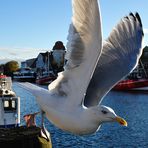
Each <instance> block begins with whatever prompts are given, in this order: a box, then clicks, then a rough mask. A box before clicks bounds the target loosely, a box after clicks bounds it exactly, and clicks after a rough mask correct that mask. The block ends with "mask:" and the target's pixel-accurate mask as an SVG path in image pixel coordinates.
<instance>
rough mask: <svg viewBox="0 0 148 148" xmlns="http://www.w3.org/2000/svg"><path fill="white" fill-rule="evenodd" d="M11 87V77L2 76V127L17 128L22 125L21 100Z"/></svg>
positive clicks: (0, 102)
mask: <svg viewBox="0 0 148 148" xmlns="http://www.w3.org/2000/svg"><path fill="white" fill-rule="evenodd" d="M11 86H12V81H11V77H6V76H4V75H3V76H0V127H6V128H9V127H16V126H18V125H19V124H20V98H19V97H17V96H16V94H15V92H14V91H13V90H12V89H11Z"/></svg>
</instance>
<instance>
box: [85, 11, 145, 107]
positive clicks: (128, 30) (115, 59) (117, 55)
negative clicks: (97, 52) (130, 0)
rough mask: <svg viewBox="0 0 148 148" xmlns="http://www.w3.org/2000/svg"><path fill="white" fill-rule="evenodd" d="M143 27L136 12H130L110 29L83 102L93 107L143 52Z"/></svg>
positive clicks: (134, 64) (134, 63) (135, 63)
mask: <svg viewBox="0 0 148 148" xmlns="http://www.w3.org/2000/svg"><path fill="white" fill-rule="evenodd" d="M142 38H143V29H142V23H141V19H140V16H139V14H138V13H136V14H135V15H133V14H132V13H130V15H129V16H128V17H125V18H123V19H122V20H121V21H120V22H119V23H118V25H117V26H116V27H115V28H114V29H113V30H112V32H111V34H110V36H109V37H108V39H107V40H106V41H105V44H104V46H103V50H102V54H101V57H100V59H99V61H98V64H97V67H96V69H95V72H94V75H93V77H92V79H91V81H90V83H89V86H88V89H87V93H86V96H85V100H84V105H85V106H87V107H89V106H94V105H98V103H100V102H101V100H102V98H103V97H104V96H105V95H106V94H107V93H108V92H109V91H110V90H111V89H112V87H113V86H114V85H115V84H116V83H117V82H119V81H120V80H121V79H122V78H123V77H125V76H126V75H127V74H129V73H130V72H131V71H132V70H133V69H134V68H135V66H136V65H137V63H138V60H139V58H140V56H141V54H142V49H141V46H142Z"/></svg>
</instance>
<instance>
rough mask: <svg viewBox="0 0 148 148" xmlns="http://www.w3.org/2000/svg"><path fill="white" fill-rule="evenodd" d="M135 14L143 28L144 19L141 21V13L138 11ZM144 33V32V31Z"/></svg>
mask: <svg viewBox="0 0 148 148" xmlns="http://www.w3.org/2000/svg"><path fill="white" fill-rule="evenodd" d="M135 16H136V18H137V20H138V21H139V24H140V26H141V28H142V26H143V25H142V21H141V18H140V15H139V13H138V12H136V13H135ZM142 33H143V32H142ZM143 35H144V33H143Z"/></svg>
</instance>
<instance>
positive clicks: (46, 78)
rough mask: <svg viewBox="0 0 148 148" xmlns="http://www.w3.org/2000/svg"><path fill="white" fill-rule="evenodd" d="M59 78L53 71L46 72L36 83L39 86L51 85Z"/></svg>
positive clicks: (37, 78) (38, 77) (39, 76)
mask: <svg viewBox="0 0 148 148" xmlns="http://www.w3.org/2000/svg"><path fill="white" fill-rule="evenodd" d="M56 78H57V76H56V74H54V72H53V71H49V72H48V71H47V72H46V71H45V72H43V73H42V74H41V75H38V76H37V77H36V83H37V84H39V85H44V84H50V83H51V82H52V81H53V80H55V79H56Z"/></svg>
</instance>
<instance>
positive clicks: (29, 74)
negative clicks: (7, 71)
mask: <svg viewBox="0 0 148 148" xmlns="http://www.w3.org/2000/svg"><path fill="white" fill-rule="evenodd" d="M13 80H15V81H20V82H35V80H36V73H35V72H34V71H33V70H31V68H20V69H19V70H18V71H16V72H14V73H13Z"/></svg>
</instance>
